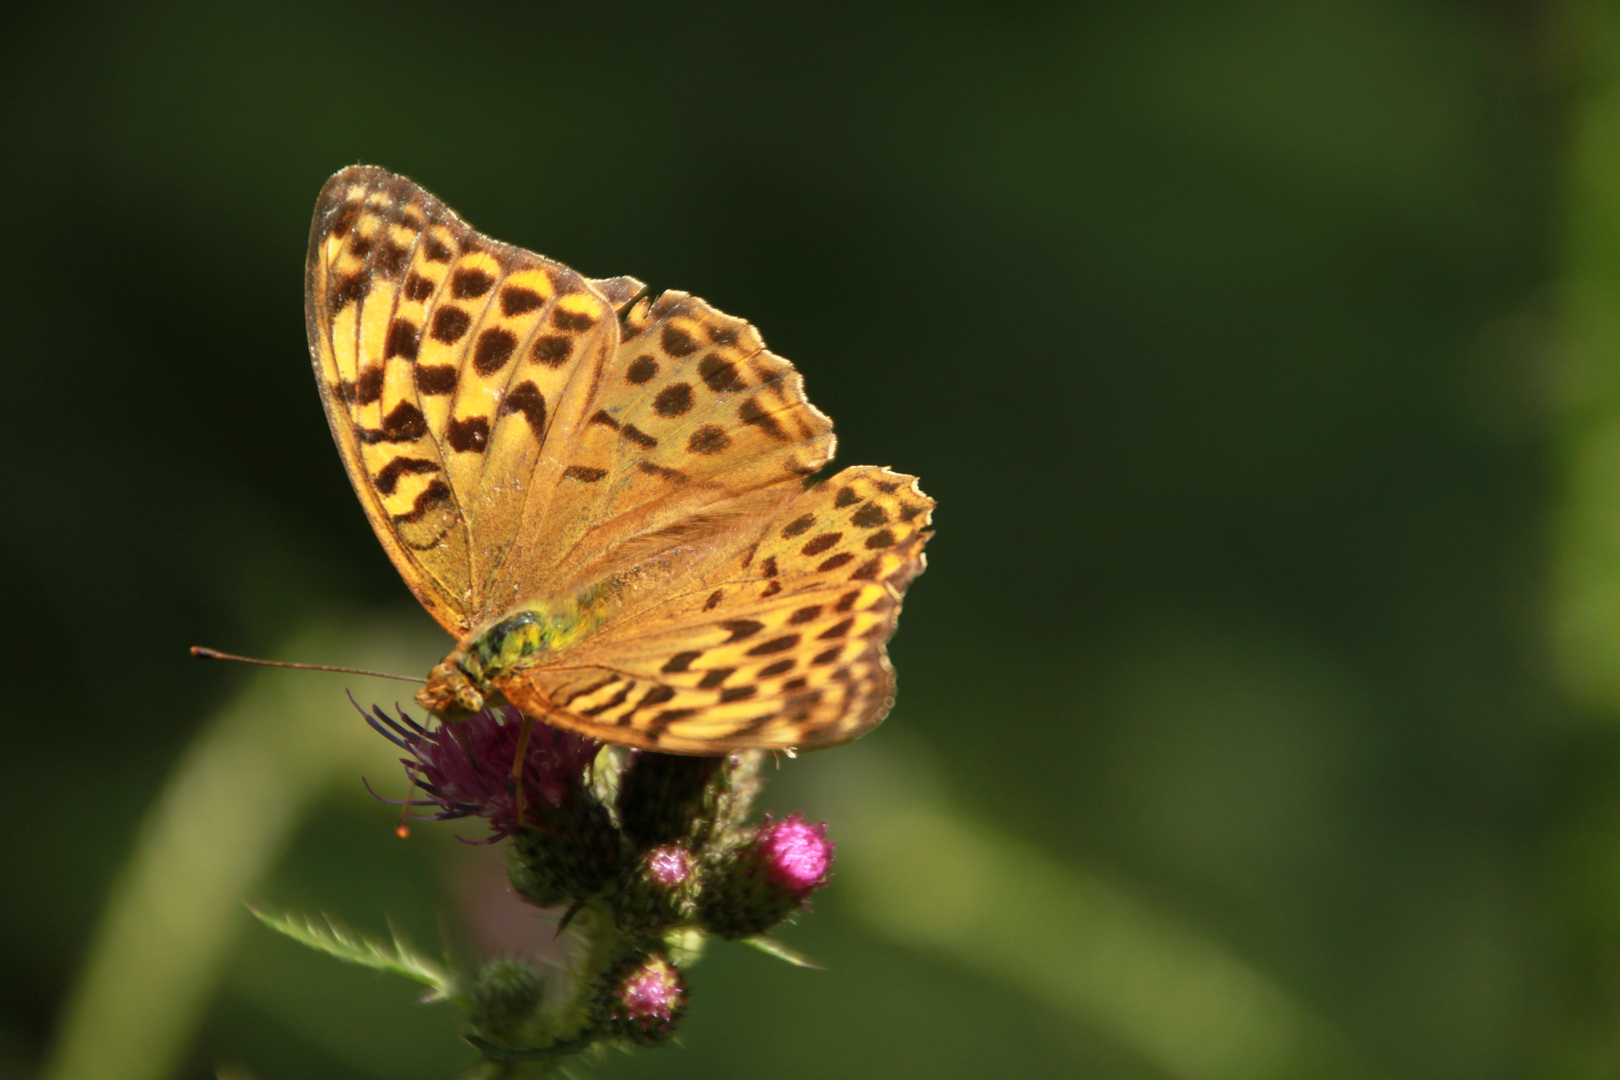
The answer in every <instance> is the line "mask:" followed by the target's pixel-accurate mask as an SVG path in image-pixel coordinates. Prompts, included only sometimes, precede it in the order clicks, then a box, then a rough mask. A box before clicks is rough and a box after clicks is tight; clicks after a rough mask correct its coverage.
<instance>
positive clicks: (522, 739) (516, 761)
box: [512, 714, 534, 829]
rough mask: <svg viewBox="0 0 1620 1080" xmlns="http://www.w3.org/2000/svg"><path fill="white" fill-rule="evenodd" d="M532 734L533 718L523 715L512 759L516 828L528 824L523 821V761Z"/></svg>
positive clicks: (526, 754)
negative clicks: (515, 750)
mask: <svg viewBox="0 0 1620 1080" xmlns="http://www.w3.org/2000/svg"><path fill="white" fill-rule="evenodd" d="M533 733H534V718H533V717H532V716H529V715H528V714H524V717H523V727H522V729H521V730H519V732H518V743H517V753H516V754H514V755H513V757H512V791H513V797H514V800H515V802H514V805H515V806H516V807H517V823H518V828H520V829H521V828H523V827H524V826H525V825H527V824H528V823H527V822H525V821H524V820H523V759H524V758H526V757H527V756H528V753H529V736H530V735H531V734H533Z"/></svg>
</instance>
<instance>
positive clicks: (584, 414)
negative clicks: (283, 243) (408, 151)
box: [304, 166, 934, 755]
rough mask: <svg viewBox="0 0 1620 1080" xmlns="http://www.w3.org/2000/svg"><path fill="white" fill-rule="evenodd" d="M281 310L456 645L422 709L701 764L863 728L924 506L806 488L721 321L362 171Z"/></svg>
mask: <svg viewBox="0 0 1620 1080" xmlns="http://www.w3.org/2000/svg"><path fill="white" fill-rule="evenodd" d="M304 300H305V317H306V321H307V326H308V331H309V345H310V354H311V357H312V359H313V361H314V365H315V375H316V379H317V381H318V383H319V386H320V394H321V401H322V403H323V404H324V406H325V409H326V416H327V419H328V421H329V422H330V424H331V427H332V435H333V437H334V438H335V440H336V442H337V446H338V450H339V452H340V454H341V455H342V458H343V463H344V466H345V468H346V469H347V470H348V474H349V479H350V480H351V481H352V482H353V484H354V489H355V492H356V493H357V494H358V495H359V497H360V502H361V505H363V506H364V507H365V511H366V515H367V517H368V518H370V520H371V524H372V527H373V528H374V529H375V531H376V533H377V538H378V539H379V540H380V541H382V545H383V548H384V549H385V550H386V551H387V552H388V555H389V557H390V558H391V559H392V560H393V562H394V565H395V567H396V568H397V569H398V570H399V572H400V574H401V576H402V577H403V578H404V579H405V583H406V584H407V585H408V586H409V587H410V589H411V591H412V592H413V593H414V594H415V595H416V598H417V599H418V600H420V601H421V603H422V606H423V607H424V608H426V609H427V611H428V612H429V613H430V614H431V615H432V616H433V617H434V618H435V619H436V620H437V621H438V622H439V624H440V625H441V626H443V627H444V629H445V630H446V631H448V632H449V633H450V634H451V635H452V636H453V637H454V638H455V639H456V645H455V648H454V649H453V650H452V651H451V652H450V654H449V655H448V656H447V657H446V658H445V660H444V661H443V662H442V663H440V664H439V665H438V666H436V667H435V668H434V669H433V670H432V672H430V673H429V676H428V679H427V682H426V685H425V686H424V688H423V689H422V691H421V692H420V693H419V694H418V696H417V697H418V701H419V702H420V703H421V704H422V705H423V707H424V708H426V709H428V710H429V711H430V712H431V713H433V714H434V715H435V716H437V717H439V718H440V719H441V720H442V721H446V722H454V721H457V720H461V719H465V718H466V717H468V716H470V715H472V714H474V713H476V712H477V711H479V710H480V709H483V708H486V707H490V706H494V705H501V704H510V705H514V706H516V707H517V708H518V709H519V710H520V711H521V712H522V713H523V714H524V716H525V717H526V718H529V719H532V720H538V721H543V722H544V723H547V724H550V725H552V726H554V727H557V728H562V729H565V730H569V731H574V732H578V733H581V734H584V735H588V736H591V737H594V738H597V739H600V740H603V741H605V742H609V743H616V744H620V745H624V746H630V747H638V748H641V749H645V750H655V751H660V752H664V753H675V754H700V755H718V754H725V753H729V752H732V751H735V750H740V749H749V748H757V749H778V750H795V749H813V748H819V747H826V746H833V745H837V744H839V743H844V742H848V741H850V740H851V739H855V738H857V737H859V736H860V735H862V734H864V733H865V732H867V731H869V730H870V729H871V728H873V727H875V726H876V725H877V724H878V723H879V722H881V721H882V719H883V717H884V715H885V714H886V713H887V712H888V710H889V708H890V706H891V704H892V702H893V688H894V675H893V670H892V668H891V666H890V664H889V661H888V657H887V655H886V654H885V651H884V643H885V642H886V641H887V640H888V638H889V637H890V635H891V634H893V632H894V629H895V620H896V618H897V616H898V614H899V610H900V602H901V598H902V596H903V595H904V593H905V590H906V587H907V585H908V584H909V583H910V582H911V580H912V579H913V578H914V577H916V576H917V575H918V574H919V573H921V572H922V570H923V567H924V563H925V560H924V555H923V545H924V544H925V543H926V542H927V540H928V538H929V536H930V535H932V534H931V533H930V532H929V531H928V526H929V524H930V521H931V514H932V511H933V507H934V502H933V500H932V499H930V498H928V496H926V495H924V494H923V493H922V491H921V489H920V488H919V487H918V486H917V481H916V479H915V478H914V477H910V476H906V475H903V474H901V473H896V472H891V471H889V470H888V469H886V468H878V467H873V466H864V465H863V466H855V467H853V468H847V469H844V470H843V471H842V472H839V473H837V474H836V475H833V476H832V477H831V478H829V479H826V480H823V481H821V482H812V481H811V477H812V476H813V475H814V474H816V473H817V472H818V471H819V470H820V469H821V468H822V466H823V465H825V464H826V463H827V461H828V460H829V459H830V458H831V457H832V454H833V447H834V439H833V433H832V422H831V421H830V420H829V419H828V418H827V417H826V416H825V415H823V414H822V413H821V412H820V411H819V410H817V409H816V408H815V406H813V405H811V404H810V402H809V401H807V400H806V399H805V396H804V384H803V380H802V379H801V377H800V376H799V374H798V372H797V371H795V370H794V368H793V365H792V364H790V363H788V362H787V361H786V360H784V359H782V358H781V357H779V356H776V355H775V354H773V353H771V352H769V351H768V350H767V349H766V348H765V346H764V342H763V341H762V340H761V338H760V336H759V333H758V332H757V331H756V330H755V329H754V328H753V327H752V326H750V325H749V324H748V323H746V322H744V321H743V320H741V319H737V318H733V317H732V316H730V315H726V314H724V313H723V312H720V311H718V310H716V309H715V308H713V307H711V306H710V305H709V304H707V303H705V302H704V301H702V300H700V299H698V298H697V297H694V296H690V295H688V294H686V293H682V292H674V291H669V292H665V293H663V295H661V296H659V297H657V298H656V299H652V298H651V297H650V296H649V295H647V291H646V288H645V287H644V286H643V285H642V283H641V282H639V281H636V280H635V279H633V278H628V277H618V278H606V279H592V278H586V277H583V276H581V275H580V274H579V273H577V272H576V271H574V270H572V269H570V268H569V267H567V266H564V265H563V264H561V263H558V262H555V261H553V260H551V259H547V258H545V257H544V256H541V255H537V254H535V253H534V252H531V251H526V250H524V249H522V248H518V247H514V246H512V245H509V244H504V243H500V242H498V241H495V240H492V239H490V238H489V237H487V236H484V235H482V234H480V233H478V232H475V231H474V230H473V229H472V228H471V227H470V226H468V225H467V224H466V223H465V222H464V221H462V220H461V218H459V217H457V216H456V214H455V213H454V212H452V211H451V210H450V209H449V208H448V207H446V206H445V205H444V204H443V203H442V202H440V201H439V200H438V199H436V198H434V197H433V196H432V195H430V194H428V192H426V191H424V190H423V189H422V188H421V187H419V186H417V185H416V184H414V183H412V182H411V181H410V180H408V179H406V178H405V177H402V176H397V175H395V174H393V173H391V172H388V171H387V170H385V169H381V168H376V167H372V166H353V167H350V168H346V169H344V170H342V171H341V172H339V173H337V174H336V175H335V176H333V177H332V178H331V179H330V180H329V181H328V182H327V183H326V186H325V187H324V188H323V189H322V191H321V195H320V198H319V200H318V202H317V204H316V208H315V218H314V222H313V224H312V226H311V229H310V239H309V258H308V262H307V265H306V271H305V292H304Z"/></svg>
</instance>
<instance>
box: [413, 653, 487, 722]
mask: <svg viewBox="0 0 1620 1080" xmlns="http://www.w3.org/2000/svg"><path fill="white" fill-rule="evenodd" d="M460 652H461V650H460V649H457V650H456V652H454V653H451V654H450V655H449V656H447V657H446V658H445V659H444V660H443V661H441V662H440V663H439V664H437V665H436V666H435V667H434V668H433V670H432V671H430V672H428V678H427V685H426V686H424V687H422V689H420V690H418V691H417V692H416V702H417V704H418V705H421V706H422V708H424V709H426V710H427V711H428V712H430V713H432V714H433V715H434V716H437V717H438V718H439V719H440V720H443V721H445V722H447V723H454V722H455V721H458V720H465V719H467V718H468V717H469V716H473V715H475V714H476V713H478V712H479V711H481V710H482V709H483V708H484V706H485V704H487V702H486V700H485V696H484V693H483V691H481V690H479V689H478V687H476V686H474V685H473V682H472V680H471V679H469V678H468V677H467V673H466V672H465V671H464V670H462V667H461V665H460V664H458V663H457V662H456V655H457V653H460Z"/></svg>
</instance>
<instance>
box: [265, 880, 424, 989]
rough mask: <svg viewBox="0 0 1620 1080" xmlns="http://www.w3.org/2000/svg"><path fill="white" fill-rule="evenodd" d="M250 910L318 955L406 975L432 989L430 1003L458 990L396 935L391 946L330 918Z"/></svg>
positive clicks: (271, 926)
mask: <svg viewBox="0 0 1620 1080" xmlns="http://www.w3.org/2000/svg"><path fill="white" fill-rule="evenodd" d="M248 910H249V911H251V912H253V916H254V918H256V919H258V920H259V921H260V922H262V923H264V925H266V926H268V927H269V928H270V929H272V930H274V931H276V932H278V933H281V934H286V935H287V936H288V937H290V938H292V939H293V940H294V941H296V942H299V943H300V944H303V945H307V946H309V947H310V948H311V949H314V950H316V951H317V952H323V953H326V954H327V955H328V956H335V957H337V958H338V959H339V960H342V961H345V962H346V963H350V964H359V965H360V966H361V967H368V968H371V969H372V970H374V971H387V972H391V973H393V974H395V975H403V976H404V977H405V978H407V979H413V980H415V981H416V982H419V983H422V984H423V985H425V986H428V987H431V988H432V990H433V993H432V994H430V995H428V998H427V1000H428V1001H444V1000H447V999H448V998H450V997H451V996H452V994H453V992H454V990H455V984H454V983H453V981H452V980H451V978H450V975H449V974H448V973H447V972H446V971H445V970H444V969H443V968H442V967H440V966H439V965H438V964H436V963H434V962H433V961H432V960H429V959H428V958H427V957H425V956H422V955H421V954H419V953H417V952H415V951H414V950H412V949H411V947H410V946H409V945H406V944H405V943H404V942H403V941H401V940H400V938H399V935H398V934H397V933H396V934H394V935H393V944H392V945H391V946H390V945H381V944H378V943H377V942H375V941H372V940H371V939H369V938H366V937H362V936H361V935H359V934H357V933H355V932H354V931H353V930H350V929H348V928H347V927H344V926H341V925H339V924H338V923H336V922H333V921H332V919H331V918H330V917H329V916H326V915H322V916H321V921H320V922H317V921H316V920H315V919H314V918H313V917H311V916H308V915H294V914H292V913H291V912H274V911H268V910H265V909H261V908H256V907H254V906H253V905H252V904H249V905H248ZM323 923H324V925H323Z"/></svg>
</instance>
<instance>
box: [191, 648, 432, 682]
mask: <svg viewBox="0 0 1620 1080" xmlns="http://www.w3.org/2000/svg"><path fill="white" fill-rule="evenodd" d="M191 655H192V656H195V657H199V658H200V659H203V660H236V661H239V662H240V663H243V664H258V665H260V666H261V667H281V668H296V669H298V670H299V671H335V672H337V673H338V674H339V675H370V676H371V677H372V678H374V679H398V680H399V681H400V682H415V683H425V682H427V680H426V679H419V678H417V677H416V676H414V675H394V674H392V673H390V672H387V671H367V670H366V669H365V668H353V667H333V666H332V665H330V664H294V663H291V662H289V661H286V660H260V659H259V658H258V657H254V656H237V655H236V654H235V653H228V652H220V651H219V650H218V649H210V648H207V647H205V646H202V645H193V646H192V647H191Z"/></svg>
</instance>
